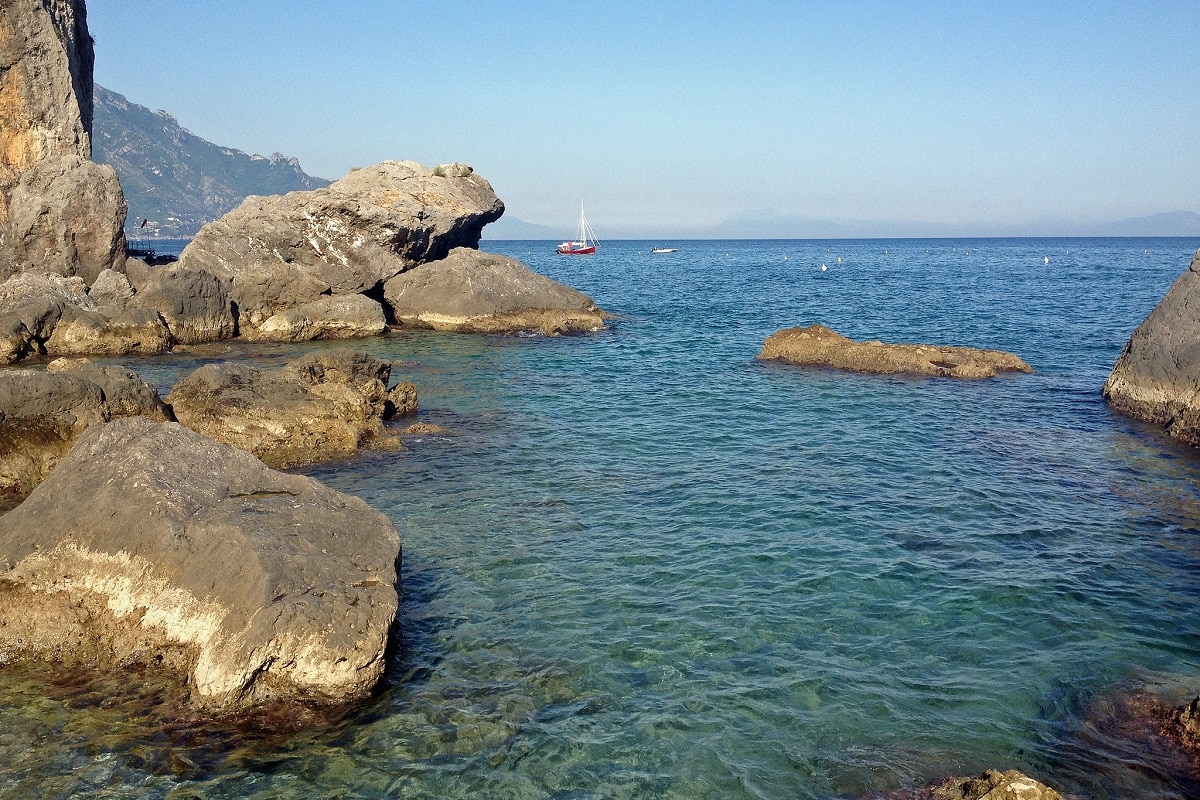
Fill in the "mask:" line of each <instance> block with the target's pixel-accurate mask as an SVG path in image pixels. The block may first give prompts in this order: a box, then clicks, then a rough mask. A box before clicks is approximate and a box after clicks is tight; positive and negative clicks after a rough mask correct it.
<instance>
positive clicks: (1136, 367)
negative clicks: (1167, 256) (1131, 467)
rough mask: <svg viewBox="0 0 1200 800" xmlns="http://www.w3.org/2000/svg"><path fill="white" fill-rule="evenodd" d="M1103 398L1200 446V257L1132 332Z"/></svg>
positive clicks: (1173, 434)
mask: <svg viewBox="0 0 1200 800" xmlns="http://www.w3.org/2000/svg"><path fill="white" fill-rule="evenodd" d="M1102 394H1103V396H1104V398H1105V399H1106V400H1108V402H1109V404H1110V405H1111V406H1112V407H1113V408H1115V409H1117V410H1118V411H1121V412H1123V413H1125V414H1128V415H1130V416H1131V417H1135V418H1137V419H1141V420H1145V421H1146V422H1152V423H1155V424H1158V425H1162V426H1164V427H1165V428H1166V430H1167V432H1168V433H1169V434H1170V435H1171V436H1173V437H1175V438H1177V439H1180V440H1182V441H1184V442H1187V443H1188V444H1190V445H1193V446H1200V252H1197V253H1196V255H1195V257H1194V258H1193V259H1192V263H1191V266H1190V267H1188V269H1187V270H1186V271H1185V272H1184V273H1183V274H1182V275H1180V276H1179V278H1178V279H1177V280H1176V281H1175V283H1174V285H1172V286H1171V288H1170V289H1169V290H1168V291H1167V293H1166V295H1165V296H1164V297H1163V299H1162V300H1160V301H1159V303H1158V305H1157V306H1155V307H1154V310H1153V311H1151V312H1150V314H1149V316H1147V317H1146V319H1145V320H1144V321H1143V322H1142V324H1141V325H1139V326H1138V327H1137V330H1135V331H1134V332H1133V336H1131V337H1130V339H1129V341H1128V342H1127V343H1126V344H1125V350H1124V351H1123V352H1122V353H1121V356H1120V357H1119V358H1118V359H1117V363H1116V364H1115V365H1114V366H1113V370H1112V373H1111V374H1110V375H1109V376H1108V380H1106V381H1105V382H1104V388H1103V390H1102Z"/></svg>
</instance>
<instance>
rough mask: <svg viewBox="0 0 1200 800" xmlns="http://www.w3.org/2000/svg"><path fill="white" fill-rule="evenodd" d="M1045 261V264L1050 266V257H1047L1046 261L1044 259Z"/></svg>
mask: <svg viewBox="0 0 1200 800" xmlns="http://www.w3.org/2000/svg"><path fill="white" fill-rule="evenodd" d="M1043 260H1044V262H1045V263H1047V264H1049V263H1050V256H1046V258H1045V259H1043Z"/></svg>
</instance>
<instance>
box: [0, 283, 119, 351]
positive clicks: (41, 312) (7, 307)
mask: <svg viewBox="0 0 1200 800" xmlns="http://www.w3.org/2000/svg"><path fill="white" fill-rule="evenodd" d="M68 309H83V310H86V311H94V310H95V309H96V303H95V301H94V300H93V299H92V298H91V297H90V296H89V295H88V292H87V286H86V285H85V284H84V282H83V279H82V278H79V277H71V278H64V277H62V276H61V275H53V274H45V273H39V272H23V273H21V274H19V275H14V276H13V277H11V278H9V279H8V280H6V281H4V282H3V283H0V314H12V315H14V316H16V317H17V318H18V319H20V320H21V322H23V323H25V327H26V328H28V329H29V333H30V335H32V336H33V338H34V339H36V340H38V341H39V342H45V341H46V340H47V339H49V338H50V337H51V336H52V335H53V334H54V328H55V326H57V325H58V321H59V320H60V319H62V315H63V314H64V313H65V312H66V311H67V310H68Z"/></svg>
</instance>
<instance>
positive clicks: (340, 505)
mask: <svg viewBox="0 0 1200 800" xmlns="http://www.w3.org/2000/svg"><path fill="white" fill-rule="evenodd" d="M399 556H400V537H399V535H398V533H397V532H396V529H395V526H393V525H392V523H391V522H390V521H389V520H388V519H387V518H386V517H385V516H384V515H382V514H380V513H379V512H377V511H374V510H373V509H371V508H370V507H369V506H367V504H366V503H364V502H363V501H362V500H360V499H358V498H355V497H350V496H347V495H343V494H341V493H338V492H335V491H333V490H331V489H328V488H326V487H325V486H322V485H321V484H320V483H318V482H316V481H314V480H312V479H310V478H306V477H302V476H298V475H287V474H284V473H280V472H275V471H273V470H271V469H268V468H267V467H266V466H264V465H263V464H262V463H261V462H260V461H258V460H257V459H255V458H254V457H253V456H251V455H250V454H248V453H245V452H242V451H239V450H236V449H234V448H231V447H228V446H225V445H222V444H218V443H216V442H213V441H212V440H210V439H207V438H206V437H204V436H201V435H199V434H197V433H194V432H192V431H189V430H187V429H186V428H184V427H182V426H180V425H177V424H175V423H169V422H164V423H155V422H150V421H148V420H144V419H128V420H118V421H114V422H111V423H108V424H106V425H98V426H95V427H93V428H91V429H89V430H88V432H87V433H86V434H85V435H84V436H83V437H82V438H81V439H80V440H79V442H78V443H77V444H76V446H75V447H74V448H73V449H72V450H71V453H70V455H69V456H68V457H67V458H66V459H64V460H63V462H62V464H61V465H60V466H59V468H58V469H56V470H55V471H54V473H53V474H52V475H51V476H50V477H49V478H48V479H47V480H46V481H45V482H44V483H43V484H42V485H41V486H40V487H39V488H38V489H37V490H36V491H34V492H33V494H32V495H30V497H29V498H28V499H26V500H25V502H24V503H22V504H21V505H20V506H18V507H17V508H16V509H15V510H13V511H11V512H9V513H8V514H6V515H4V516H2V517H0V662H4V661H11V660H14V659H24V658H35V659H53V660H55V661H59V662H62V661H66V662H75V663H83V664H96V665H144V666H146V667H149V668H153V669H166V670H172V671H176V672H178V673H181V674H183V675H185V676H186V679H187V685H188V689H189V691H190V693H191V698H192V700H193V702H194V703H196V705H197V706H200V707H202V708H206V709H216V710H235V709H241V708H245V707H247V706H252V705H256V704H261V703H265V702H272V701H292V700H306V701H307V700H312V701H319V702H341V701H344V700H348V699H353V698H357V697H362V696H364V695H366V694H367V693H368V692H370V690H371V688H372V687H373V686H374V684H375V683H376V681H377V680H378V678H379V676H380V675H381V674H382V671H383V667H384V649H385V646H386V643H387V638H388V632H389V629H390V626H391V625H392V623H393V621H394V619H395V616H396V609H397V593H396V579H397V572H396V564H397V562H398V560H399Z"/></svg>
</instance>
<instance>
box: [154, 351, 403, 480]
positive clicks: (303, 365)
mask: <svg viewBox="0 0 1200 800" xmlns="http://www.w3.org/2000/svg"><path fill="white" fill-rule="evenodd" d="M390 376H391V365H390V364H388V363H386V362H383V361H380V360H379V359H376V358H374V357H373V356H370V355H368V354H366V353H361V352H355V351H346V350H333V351H324V352H317V353H311V354H309V355H307V356H304V357H302V358H299V359H297V360H295V361H292V362H289V363H288V364H286V365H285V366H284V367H282V368H280V369H278V370H275V371H272V372H266V371H262V370H258V369H255V368H253V367H250V366H248V365H245V364H237V363H222V364H207V365H205V366H203V367H200V368H199V369H197V370H196V371H195V372H193V373H191V374H190V375H188V376H186V377H184V378H183V379H181V380H180V381H179V382H178V383H176V384H175V385H174V386H173V387H172V388H171V391H170V392H169V393H168V394H167V397H166V401H167V403H168V404H170V406H171V408H172V409H173V411H174V413H175V416H176V418H177V419H178V420H179V421H180V422H181V423H182V424H184V425H186V426H187V427H189V428H191V429H192V430H195V431H198V432H200V433H203V434H204V435H205V436H209V437H211V438H213V439H216V440H217V441H220V442H224V443H226V444H229V445H231V446H233V447H237V448H239V449H242V450H246V451H247V452H250V453H253V454H254V455H255V456H257V457H258V458H261V459H262V460H263V461H264V462H266V463H267V464H269V465H271V466H273V467H278V468H283V467H291V466H297V465H299V464H311V463H317V462H321V461H328V460H330V459H334V458H339V457H342V456H346V455H349V454H351V453H353V452H355V451H356V450H358V449H359V448H364V447H371V448H384V449H399V448H400V447H401V446H402V445H401V443H400V439H399V437H398V436H395V435H393V434H391V433H389V432H388V431H387V429H386V427H385V426H384V424H383V422H384V419H386V418H388V417H389V416H391V415H392V414H395V413H397V411H399V413H411V411H415V399H414V400H413V401H412V403H411V407H409V405H408V404H407V403H406V406H405V407H404V408H403V409H397V406H396V403H395V402H394V401H393V399H392V398H396V399H399V400H400V402H406V397H407V395H408V394H409V393H411V394H412V395H414V396H415V392H416V389H415V388H414V387H412V386H411V384H398V386H397V387H395V388H393V389H392V390H389V387H388V381H389V379H390Z"/></svg>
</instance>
